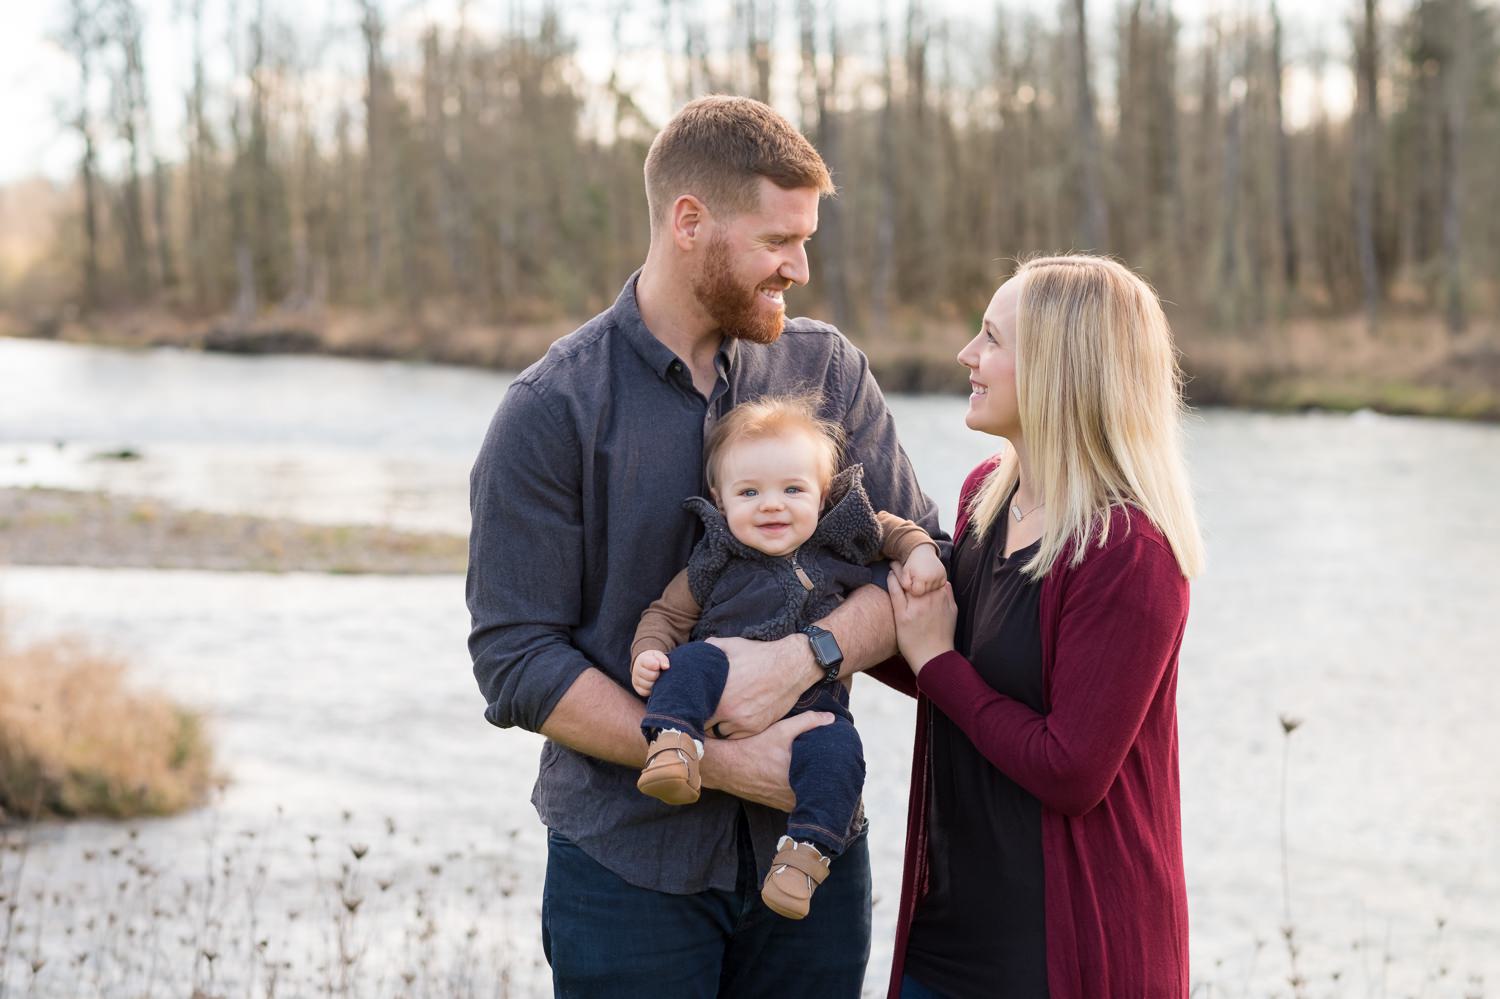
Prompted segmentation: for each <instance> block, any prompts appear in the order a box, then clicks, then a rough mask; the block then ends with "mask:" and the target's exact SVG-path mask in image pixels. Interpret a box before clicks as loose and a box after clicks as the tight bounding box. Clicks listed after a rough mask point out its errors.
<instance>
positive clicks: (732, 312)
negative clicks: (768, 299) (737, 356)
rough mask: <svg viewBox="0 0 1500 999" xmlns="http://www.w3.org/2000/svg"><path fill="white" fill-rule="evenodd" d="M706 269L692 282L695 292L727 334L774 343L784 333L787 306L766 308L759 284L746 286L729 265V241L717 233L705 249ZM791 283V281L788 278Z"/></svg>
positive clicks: (706, 310) (718, 326)
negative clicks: (768, 310)
mask: <svg viewBox="0 0 1500 999" xmlns="http://www.w3.org/2000/svg"><path fill="white" fill-rule="evenodd" d="M704 253H705V256H704V258H703V270H702V272H701V273H700V274H699V275H698V278H697V280H695V281H694V282H693V296H694V297H695V298H697V300H698V304H699V305H701V306H703V310H704V311H705V312H707V313H708V317H709V318H710V319H712V320H713V323H714V326H715V327H717V328H718V330H719V332H720V333H722V334H724V335H725V336H729V337H735V338H737V339H740V340H748V341H750V342H751V343H762V344H765V343H775V342H776V338H777V337H779V336H781V327H782V323H783V321H784V320H785V319H786V309H784V308H778V309H777V310H776V311H775V312H766V311H764V310H763V309H762V308H761V306H760V302H759V301H758V299H759V298H760V289H759V288H746V287H745V286H744V285H742V284H740V283H739V282H737V281H736V280H735V278H734V272H733V271H732V270H731V269H730V266H729V241H728V240H727V239H725V238H724V237H722V236H718V237H715V238H714V240H713V241H712V242H710V243H709V244H708V248H707V249H706V250H705V251H704ZM788 285H790V282H788Z"/></svg>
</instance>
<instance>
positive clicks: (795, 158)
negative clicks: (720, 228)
mask: <svg viewBox="0 0 1500 999" xmlns="http://www.w3.org/2000/svg"><path fill="white" fill-rule="evenodd" d="M761 177H765V178H766V179H767V180H770V181H771V182H772V183H774V184H775V185H776V186H777V187H780V188H783V189H785V190H789V191H790V190H796V189H797V188H815V189H816V190H817V192H818V193H819V194H820V195H827V194H832V193H833V192H834V186H833V178H832V177H830V176H829V174H828V167H827V165H826V164H824V162H823V157H821V156H819V155H818V151H817V150H816V149H814V148H813V146H812V143H811V142H808V141H807V139H806V138H804V137H803V135H802V133H801V132H798V131H797V130H796V129H795V128H793V127H792V125H791V122H789V121H787V120H786V119H785V118H783V117H782V116H781V115H779V114H777V113H776V111H775V110H773V109H772V108H770V107H768V106H767V105H765V104H762V103H761V102H760V101H756V100H751V99H750V98H748V97H730V96H726V95H723V94H714V95H711V96H709V97H700V98H698V99H697V100H695V101H692V102H690V103H688V104H687V105H685V106H684V107H683V109H682V110H681V111H678V112H677V114H676V115H674V116H673V118H672V120H671V121H669V122H667V126H666V127H665V128H663V129H662V130H661V132H660V133H658V134H657V136H656V139H655V141H653V142H652V143H651V151H650V152H648V153H647V154H646V205H647V207H648V208H649V209H650V212H651V227H652V228H653V229H655V228H656V227H657V226H658V225H660V224H661V223H662V222H664V221H666V216H667V210H668V209H669V208H670V207H671V205H672V202H673V201H675V200H676V199H677V198H678V197H679V196H681V195H684V194H691V195H693V196H694V197H696V198H698V199H699V200H700V201H702V202H703V203H704V204H706V205H707V206H708V208H709V211H711V212H714V213H715V214H716V215H720V216H722V217H724V218H733V217H734V216H736V215H739V214H741V213H743V212H747V211H753V210H754V209H755V208H757V207H758V206H759V204H760V183H759V181H760V178H761Z"/></svg>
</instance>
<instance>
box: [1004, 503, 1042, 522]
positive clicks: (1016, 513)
mask: <svg viewBox="0 0 1500 999" xmlns="http://www.w3.org/2000/svg"><path fill="white" fill-rule="evenodd" d="M1046 505H1047V504H1045V503H1038V504H1037V505H1036V506H1034V507H1032V508H1031V509H1030V510H1027V511H1026V512H1025V513H1022V512H1021V508H1020V507H1018V506H1016V504H1015V501H1014V500H1012V501H1011V504H1010V515H1011V516H1012V517H1014V518H1016V523H1018V524H1019V523H1020V522H1021V521H1023V520H1025V519H1026V518H1027V517H1029V516H1031V515H1032V514H1033V513H1036V512H1037V511H1038V510H1040V509H1041V508H1042V507H1044V506H1046Z"/></svg>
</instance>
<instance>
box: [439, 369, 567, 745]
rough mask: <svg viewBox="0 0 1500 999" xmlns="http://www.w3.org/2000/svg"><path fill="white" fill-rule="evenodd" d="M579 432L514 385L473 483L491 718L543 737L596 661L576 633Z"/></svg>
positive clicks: (478, 611) (472, 555)
mask: <svg viewBox="0 0 1500 999" xmlns="http://www.w3.org/2000/svg"><path fill="white" fill-rule="evenodd" d="M580 462H581V459H580V447H579V443H578V440H577V436H576V433H575V431H574V430H573V429H572V427H571V425H570V424H569V423H568V422H567V421H566V420H565V419H563V418H562V415H561V413H560V412H555V411H554V407H553V406H550V405H549V404H548V400H547V399H546V398H545V397H544V396H543V395H542V394H541V392H539V391H538V390H537V389H536V388H535V387H533V386H532V385H530V384H529V383H524V382H517V383H514V384H512V385H511V387H510V390H509V391H508V392H507V393H506V396H505V399H504V400H503V401H502V402H501V404H500V408H499V409H498V410H497V411H496V413H495V418H494V419H493V420H492V421H491V422H490V428H489V432H488V433H487V434H486V435H485V440H484V445H483V447H481V448H480V451H479V457H478V459H477V460H476V461H475V463H474V469H473V472H472V473H471V475H470V479H469V509H470V512H471V514H472V517H473V522H472V526H471V528H470V533H469V568H468V579H467V584H466V596H467V600H468V604H469V614H470V618H471V630H470V632H469V654H470V656H471V657H472V658H473V660H474V677H475V679H476V680H477V681H478V682H479V689H480V691H481V692H482V693H483V695H484V699H485V701H486V702H487V704H486V707H485V709H484V716H485V718H486V719H488V720H489V722H490V723H491V724H494V725H498V726H500V727H502V728H510V727H513V726H519V727H521V728H524V729H528V730H530V731H533V732H535V731H538V730H539V729H540V728H541V726H542V723H543V722H545V721H546V720H547V717H548V716H549V715H550V714H551V713H552V709H553V708H554V707H556V706H557V702H558V701H559V700H561V699H562V696H563V694H565V693H566V692H567V690H568V688H569V687H571V686H572V685H573V682H574V681H575V680H576V679H577V678H578V676H579V674H580V673H582V672H583V671H584V670H586V669H588V668H589V666H590V665H591V664H590V663H589V661H588V660H587V659H586V658H585V657H584V655H583V654H582V653H581V652H579V651H578V649H576V648H575V647H574V646H573V644H572V642H571V640H570V635H571V634H572V631H573V629H574V628H576V627H577V626H578V624H579V618H580V613H581V606H582V592H581V587H582V578H583V525H582V522H583V517H582V508H581V498H580Z"/></svg>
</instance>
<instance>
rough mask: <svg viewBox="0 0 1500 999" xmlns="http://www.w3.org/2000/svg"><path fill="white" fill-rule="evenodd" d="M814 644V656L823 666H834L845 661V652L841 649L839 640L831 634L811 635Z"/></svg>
mask: <svg viewBox="0 0 1500 999" xmlns="http://www.w3.org/2000/svg"><path fill="white" fill-rule="evenodd" d="M808 638H809V640H810V641H811V644H812V650H813V655H814V656H816V657H817V659H818V663H819V664H820V665H822V666H834V665H837V664H838V663H841V662H843V661H844V650H843V649H840V648H839V643H838V639H836V638H834V637H833V635H832V634H830V633H829V632H826V631H824V632H820V633H819V634H815V635H809V636H808Z"/></svg>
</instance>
